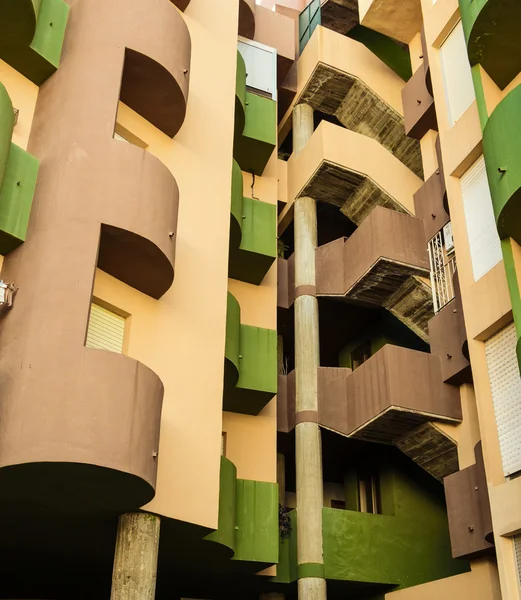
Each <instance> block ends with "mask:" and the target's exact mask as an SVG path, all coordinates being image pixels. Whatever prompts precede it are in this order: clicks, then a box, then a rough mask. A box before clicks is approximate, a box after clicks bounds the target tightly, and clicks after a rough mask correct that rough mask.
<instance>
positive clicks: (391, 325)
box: [319, 298, 429, 370]
mask: <svg viewBox="0 0 521 600" xmlns="http://www.w3.org/2000/svg"><path fill="white" fill-rule="evenodd" d="M319 328H320V329H319V331H320V365H321V366H322V367H343V368H349V369H353V370H355V369H357V368H358V367H360V366H361V365H362V364H363V363H364V362H366V361H367V360H369V359H370V358H371V356H373V355H374V354H376V352H378V351H379V350H380V349H381V348H383V347H384V346H385V345H386V344H392V345H394V346H401V347H404V348H409V349H411V350H419V351H422V352H429V346H428V344H426V343H425V342H424V341H423V340H422V339H421V338H419V337H418V336H417V335H416V334H415V333H413V332H412V331H411V330H410V329H409V328H408V327H407V326H406V325H404V324H403V323H402V322H401V321H400V320H399V319H397V318H396V317H395V316H393V315H392V314H391V313H390V312H389V311H387V310H386V309H384V308H373V307H371V308H369V307H365V306H360V305H357V304H351V303H348V302H346V301H345V300H340V299H336V298H319Z"/></svg>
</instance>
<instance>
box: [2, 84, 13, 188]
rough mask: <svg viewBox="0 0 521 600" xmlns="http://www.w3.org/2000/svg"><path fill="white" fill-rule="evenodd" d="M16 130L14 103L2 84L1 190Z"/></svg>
mask: <svg viewBox="0 0 521 600" xmlns="http://www.w3.org/2000/svg"><path fill="white" fill-rule="evenodd" d="M13 129H14V113H13V103H12V102H11V98H10V97H9V94H8V93H7V90H6V89H5V87H4V86H3V85H2V83H0V189H1V187H2V182H3V180H4V175H5V170H6V168H7V160H8V158H9V151H10V150H11V138H12V137H13Z"/></svg>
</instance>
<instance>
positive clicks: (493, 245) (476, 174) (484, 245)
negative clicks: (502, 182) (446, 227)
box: [461, 156, 503, 281]
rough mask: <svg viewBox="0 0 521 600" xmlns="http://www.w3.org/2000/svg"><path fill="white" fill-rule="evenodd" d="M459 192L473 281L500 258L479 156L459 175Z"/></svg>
mask: <svg viewBox="0 0 521 600" xmlns="http://www.w3.org/2000/svg"><path fill="white" fill-rule="evenodd" d="M461 193H462V196H463V210H464V212H465V222H466V224H467V235H468V238H469V246H470V256H471V259H472V271H473V273H474V279H475V281H477V280H478V279H480V278H481V277H483V275H485V273H488V271H490V269H492V267H495V266H496V265H497V264H498V263H499V262H501V260H502V259H503V254H502V252H501V242H500V241H499V235H498V233H497V227H496V220H495V218H494V209H493V208H492V198H491V197H490V188H489V187H488V179H487V173H486V170H485V159H484V158H483V156H481V157H480V158H479V159H478V160H477V161H476V162H475V163H474V164H473V165H472V166H471V167H470V169H468V170H467V171H466V172H465V173H464V174H463V176H462V178H461Z"/></svg>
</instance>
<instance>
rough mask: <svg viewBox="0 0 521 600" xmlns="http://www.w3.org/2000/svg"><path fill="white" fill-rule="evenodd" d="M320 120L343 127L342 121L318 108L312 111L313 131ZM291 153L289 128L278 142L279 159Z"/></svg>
mask: <svg viewBox="0 0 521 600" xmlns="http://www.w3.org/2000/svg"><path fill="white" fill-rule="evenodd" d="M322 121H327V122H328V123H333V124H334V125H338V126H339V127H344V126H343V125H342V123H341V122H340V121H339V120H338V119H337V117H336V116H335V115H329V114H327V113H325V112H321V111H319V110H314V111H313V131H315V130H316V128H317V127H318V126H319V125H320V123H322ZM292 154H293V130H292V129H289V130H288V133H287V134H286V137H285V138H284V139H283V140H282V141H281V142H280V144H279V152H278V157H279V158H280V160H285V161H286V160H288V159H289V157H290V156H291V155H292Z"/></svg>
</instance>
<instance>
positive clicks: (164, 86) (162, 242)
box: [0, 0, 190, 512]
mask: <svg viewBox="0 0 521 600" xmlns="http://www.w3.org/2000/svg"><path fill="white" fill-rule="evenodd" d="M101 13H103V15H104V18H103V19H102V20H100V19H99V15H100V14H101ZM145 22H146V23H147V27H146V28H145V27H143V23H145ZM189 57H190V40H189V36H188V30H187V28H186V25H185V23H184V21H183V19H182V16H181V15H180V13H179V11H178V10H177V9H176V8H175V7H174V6H172V4H171V3H169V2H163V0H151V1H150V2H147V3H146V5H145V4H144V3H142V2H141V1H138V0H113V1H112V2H110V3H108V4H107V3H105V2H103V1H102V0H92V1H90V2H77V3H75V4H73V5H72V6H71V9H70V19H69V25H68V29H67V36H66V40H65V44H64V50H63V69H60V70H59V71H58V72H57V73H56V74H55V76H54V77H52V78H51V79H50V80H49V81H48V82H47V85H46V86H45V88H44V89H42V91H41V93H40V94H39V98H38V104H37V107H36V112H35V117H34V121H33V126H32V135H31V141H30V151H31V152H32V153H34V155H35V156H36V157H37V158H39V159H40V160H41V162H42V165H44V166H43V167H42V168H41V170H40V176H39V179H38V184H37V188H36V193H35V199H34V203H33V210H32V213H31V218H30V221H29V227H28V232H27V240H26V243H24V244H23V245H22V246H21V247H20V248H19V249H18V251H17V252H16V253H13V255H9V256H7V257H6V260H5V262H4V267H3V274H4V276H5V277H6V278H7V280H9V281H14V282H16V285H17V286H18V288H19V292H18V294H17V298H16V299H17V303H16V306H14V307H13V309H12V310H11V311H10V312H9V314H8V315H6V318H5V319H4V320H3V322H2V327H1V330H0V354H1V367H0V390H1V394H2V406H1V408H0V420H1V424H0V430H1V434H2V440H1V441H0V454H1V458H0V485H2V487H3V489H4V490H6V494H5V496H4V497H5V498H6V499H8V500H9V501H12V502H16V503H17V504H19V505H23V504H24V503H25V502H31V507H33V508H34V509H35V510H36V509H39V508H42V509H52V510H54V509H55V508H56V507H58V510H68V509H74V510H75V511H93V510H96V511H97V510H100V511H117V512H122V511H125V510H136V509H138V508H139V507H140V506H142V505H143V504H146V503H147V502H148V501H150V500H151V499H152V497H153V495H154V486H155V477H156V469H157V459H156V456H157V455H156V453H157V450H158V442H159V439H158V438H159V424H160V414H161V403H162V397H163V386H162V383H161V381H160V379H159V377H158V376H157V375H156V374H155V373H153V372H152V371H151V370H150V369H149V368H148V367H146V366H144V365H143V364H141V363H139V362H138V361H136V360H135V359H133V358H130V357H127V356H122V355H119V354H113V353H110V352H107V351H103V350H95V349H92V348H86V347H85V345H84V344H85V338H86V331H87V324H88V315H89V307H90V304H91V298H92V286H93V278H94V274H95V271H96V267H99V268H102V269H104V270H106V271H107V272H108V273H110V274H111V275H113V276H114V277H117V278H119V279H120V280H121V281H123V282H124V283H126V284H128V285H131V286H133V287H135V288H136V289H138V290H140V291H141V292H143V293H145V294H148V295H149V296H151V297H153V298H159V297H161V296H162V295H163V294H164V293H165V292H166V291H167V290H168V288H169V287H170V285H171V284H172V280H173V267H174V258H175V239H176V236H175V232H176V223H177V205H178V189H177V185H176V182H175V179H174V177H173V176H172V174H171V173H170V171H169V170H168V169H167V168H166V167H165V166H164V165H163V164H162V163H161V162H160V161H159V160H158V159H156V158H155V157H153V156H152V155H150V154H149V153H147V152H146V151H144V150H142V149H141V148H138V147H136V146H133V145H130V144H126V143H124V142H121V141H117V140H114V139H113V134H114V124H115V122H116V117H117V110H118V102H119V100H120V99H122V100H123V101H125V102H127V103H128V104H129V105H130V107H131V108H133V109H134V110H136V111H138V112H140V114H142V115H143V116H144V117H145V118H150V120H151V121H152V123H153V124H154V125H156V126H157V127H159V128H160V129H161V130H162V131H163V132H164V133H165V134H167V135H173V134H174V133H175V132H176V131H177V130H178V129H179V127H180V125H181V123H182V121H183V118H184V112H185V108H186V96H187V93H188V67H189ZM184 71H186V73H185V72H184ZM14 254H16V256H14Z"/></svg>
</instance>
